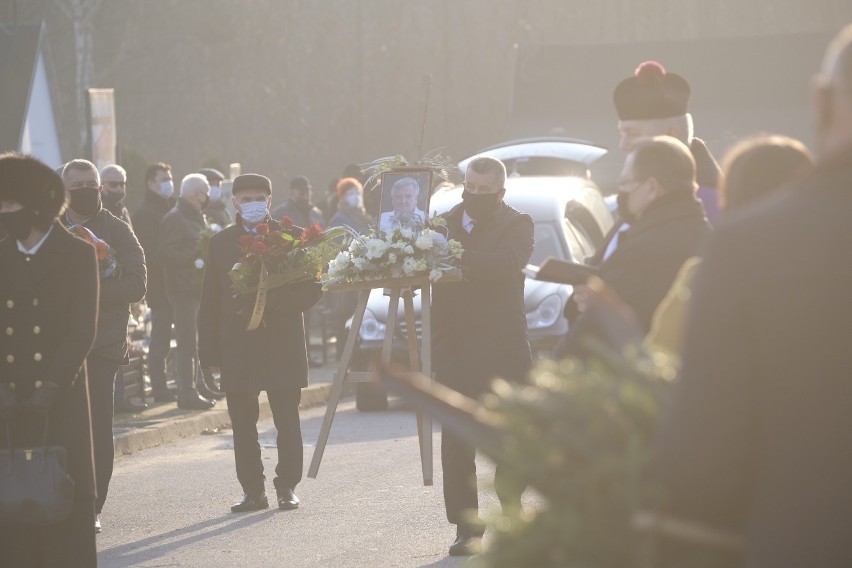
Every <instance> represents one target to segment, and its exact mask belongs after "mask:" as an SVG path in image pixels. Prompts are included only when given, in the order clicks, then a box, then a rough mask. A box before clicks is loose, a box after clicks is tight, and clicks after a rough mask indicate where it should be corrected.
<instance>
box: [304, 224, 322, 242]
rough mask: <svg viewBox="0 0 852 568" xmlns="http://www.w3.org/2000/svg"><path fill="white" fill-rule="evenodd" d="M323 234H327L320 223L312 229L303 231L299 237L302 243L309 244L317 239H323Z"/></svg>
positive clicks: (311, 227) (313, 225) (312, 226)
mask: <svg viewBox="0 0 852 568" xmlns="http://www.w3.org/2000/svg"><path fill="white" fill-rule="evenodd" d="M323 234H325V233H324V231H323V229H322V225H320V224H319V223H314V224H312V225H311V226H310V227H308V228H307V229H305V230H304V231H302V234H301V235H299V240H300V241H301V242H302V243H307V242H309V241H312V240H314V239H316V238H319V237H322V236H323Z"/></svg>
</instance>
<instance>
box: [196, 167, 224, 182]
mask: <svg viewBox="0 0 852 568" xmlns="http://www.w3.org/2000/svg"><path fill="white" fill-rule="evenodd" d="M198 173H200V174H201V175H203V176H204V177H206V178H207V181H211V180H214V179H218V180H219V181H221V180H223V179H225V176H223V175H222V172H220V171H219V170H217V169H215V168H201V169H200V170H198Z"/></svg>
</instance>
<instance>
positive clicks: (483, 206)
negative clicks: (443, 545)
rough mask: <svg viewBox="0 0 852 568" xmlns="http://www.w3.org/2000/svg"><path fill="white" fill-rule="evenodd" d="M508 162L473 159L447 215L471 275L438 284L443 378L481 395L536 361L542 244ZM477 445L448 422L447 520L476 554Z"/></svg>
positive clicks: (436, 333) (444, 445)
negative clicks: (536, 287)
mask: <svg viewBox="0 0 852 568" xmlns="http://www.w3.org/2000/svg"><path fill="white" fill-rule="evenodd" d="M505 180H506V168H505V166H504V165H503V163H502V162H500V161H499V160H496V159H494V158H490V157H484V158H478V159H476V160H474V161H472V162H471V163H470V165H469V166H468V169H467V172H466V173H465V190H464V193H463V194H462V195H463V199H464V201H463V202H462V203H461V204H459V205H457V206H456V207H454V208H453V209H452V210H450V212H449V213H447V214H446V219H447V236H448V238H450V239H456V240H458V241H459V242H460V243H461V244H462V246H463V248H464V254H463V255H462V258H461V261H460V263H461V268H462V273H463V275H464V279H465V281H464V282H459V283H449V284H445V285H438V286H435V289H434V299H433V302H432V305H433V306H432V315H433V329H432V346H433V360H434V365H435V367H434V368H435V373H436V377H437V379H438V381H440V382H442V383H444V384H446V385H447V386H449V387H451V388H453V389H455V390H457V391H459V392H461V393H462V394H465V395H467V396H470V397H473V398H478V397H479V396H481V395H482V394H484V393H485V392H487V391H488V390H489V385H490V382H491V380H492V379H493V378H495V377H502V378H506V379H510V380H516V381H520V380H524V379H525V378H526V375H527V373H528V372H529V370H530V368H531V366H532V356H531V354H530V345H529V341H528V340H527V320H526V315H525V310H524V273H523V269H524V267H525V266H526V265H527V263H528V262H529V259H530V255H531V254H532V251H533V244H534V237H533V234H534V231H533V221H532V218H530V216H529V215H527V214H524V213H520V212H519V211H516V210H515V209H512V208H511V207H509V206H508V205H506V204H505V203H504V202H503V196H504V194H505V192H506V190H505V188H504V183H505ZM475 457H476V450H475V448H473V447H471V446H469V445H468V444H466V443H465V442H463V441H462V440H461V439H460V438H459V437H458V436H456V435H455V434H453V432H451V431H449V430H447V429H446V428H444V429H442V431H441V462H442V467H443V475H444V502H445V505H446V510H447V520H449V521H450V523H452V524H454V525H456V540H455V542H454V543H453V545H452V546H451V547H450V554H451V555H469V554H474V553H475V552H476V551H477V550H478V549H479V544H480V538H481V536H482V530H483V529H482V526H481V523H476V522H469V521H468V517H467V516H466V515H467V514H469V513H471V512H472V513H473V515H476V514H477V513H478V508H479V500H478V495H477V487H476V463H475V461H474V460H475ZM500 472H501V468H500V467H499V466H498V469H497V476H496V479H495V486H496V488H497V490H498V496H499V497H500V500H501V503H503V504H504V506H505V505H509V504H511V505H516V504H519V503H516V502H517V501H519V498H518V496H517V495H511V496H510V495H507V494H506V493H505V492H502V491H501V488H503V484H502V483H501V475H500Z"/></svg>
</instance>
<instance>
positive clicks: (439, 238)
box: [429, 231, 448, 251]
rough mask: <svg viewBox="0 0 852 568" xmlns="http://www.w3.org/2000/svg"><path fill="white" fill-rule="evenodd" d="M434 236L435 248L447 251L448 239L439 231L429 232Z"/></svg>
mask: <svg viewBox="0 0 852 568" xmlns="http://www.w3.org/2000/svg"><path fill="white" fill-rule="evenodd" d="M429 234H430V235H431V236H432V241H433V242H434V243H435V248H437V249H438V250H442V251H445V250H447V248H448V244H447V237H445V236H444V235H442V234H441V233H439V232H437V231H429Z"/></svg>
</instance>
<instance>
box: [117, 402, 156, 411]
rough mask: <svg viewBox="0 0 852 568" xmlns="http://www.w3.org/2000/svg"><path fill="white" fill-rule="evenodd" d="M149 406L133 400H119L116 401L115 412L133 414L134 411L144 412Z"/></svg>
mask: <svg viewBox="0 0 852 568" xmlns="http://www.w3.org/2000/svg"><path fill="white" fill-rule="evenodd" d="M146 408H148V405H147V404H139V403H138V402H133V401H131V400H118V401H116V402H115V412H116V413H118V414H132V413H134V412H142V411H143V410H145V409H146Z"/></svg>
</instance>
